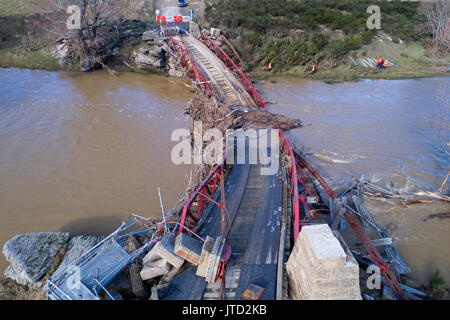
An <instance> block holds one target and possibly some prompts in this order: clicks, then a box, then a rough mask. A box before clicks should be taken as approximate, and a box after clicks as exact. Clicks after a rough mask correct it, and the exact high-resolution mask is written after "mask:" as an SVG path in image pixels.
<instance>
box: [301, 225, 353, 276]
mask: <svg viewBox="0 0 450 320" xmlns="http://www.w3.org/2000/svg"><path fill="white" fill-rule="evenodd" d="M303 232H304V237H305V241H306V242H305V243H308V244H309V246H306V247H307V248H308V247H309V248H308V249H311V253H312V258H313V261H314V262H317V263H318V265H319V266H323V267H340V266H342V265H344V263H345V261H346V259H347V255H346V254H345V252H344V249H343V248H342V246H341V244H340V243H339V240H338V239H337V238H336V237H335V236H334V234H333V232H332V231H331V229H330V227H329V226H328V225H327V224H319V225H311V226H305V227H303V228H302V233H303Z"/></svg>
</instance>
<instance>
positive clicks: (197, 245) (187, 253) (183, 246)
mask: <svg viewBox="0 0 450 320" xmlns="http://www.w3.org/2000/svg"><path fill="white" fill-rule="evenodd" d="M202 246H203V243H202V241H200V240H198V239H194V238H192V237H190V236H189V235H187V234H185V233H180V234H178V235H177V237H176V239H175V253H176V254H177V255H179V256H180V257H182V258H184V259H186V260H187V261H189V262H190V263H192V264H193V265H195V266H198V265H199V262H200V255H201V254H202Z"/></svg>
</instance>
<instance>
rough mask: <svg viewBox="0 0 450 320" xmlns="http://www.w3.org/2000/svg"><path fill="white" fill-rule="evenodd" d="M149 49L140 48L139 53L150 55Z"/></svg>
mask: <svg viewBox="0 0 450 320" xmlns="http://www.w3.org/2000/svg"><path fill="white" fill-rule="evenodd" d="M148 51H149V50H148V48H144V47H142V48H139V52H140V53H143V54H148Z"/></svg>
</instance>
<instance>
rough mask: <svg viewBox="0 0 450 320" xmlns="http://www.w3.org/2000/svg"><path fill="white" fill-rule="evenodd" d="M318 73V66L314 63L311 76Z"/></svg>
mask: <svg viewBox="0 0 450 320" xmlns="http://www.w3.org/2000/svg"><path fill="white" fill-rule="evenodd" d="M316 71H317V66H316V64H315V63H314V64H313V66H312V71H311V73H310V75H313V74H314V73H316Z"/></svg>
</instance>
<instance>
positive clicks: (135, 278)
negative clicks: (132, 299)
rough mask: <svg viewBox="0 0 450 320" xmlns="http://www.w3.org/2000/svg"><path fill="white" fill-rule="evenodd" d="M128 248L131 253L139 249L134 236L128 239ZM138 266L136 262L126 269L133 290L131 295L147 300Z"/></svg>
mask: <svg viewBox="0 0 450 320" xmlns="http://www.w3.org/2000/svg"><path fill="white" fill-rule="evenodd" d="M128 246H129V248H130V250H131V251H135V250H137V249H139V248H140V247H141V245H140V244H139V242H138V241H137V240H136V238H135V237H134V236H129V237H128ZM140 269H141V268H140V266H139V264H138V263H137V262H134V263H132V264H130V266H129V267H128V271H129V274H130V282H131V288H132V290H133V294H134V295H135V296H136V297H138V298H139V299H145V300H147V299H148V294H147V292H146V290H145V287H144V283H143V282H142V279H141V275H140V274H139V272H140Z"/></svg>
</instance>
